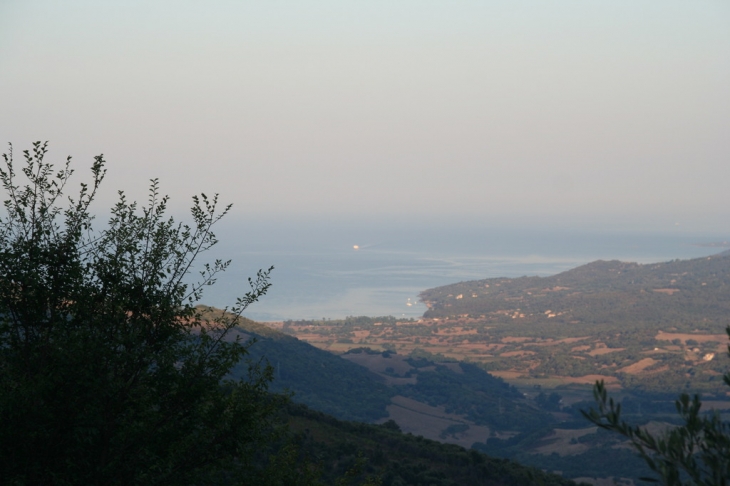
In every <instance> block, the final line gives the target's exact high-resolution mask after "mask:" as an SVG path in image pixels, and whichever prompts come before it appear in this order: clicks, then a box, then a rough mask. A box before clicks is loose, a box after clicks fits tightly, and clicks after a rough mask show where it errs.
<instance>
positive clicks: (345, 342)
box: [283, 294, 730, 391]
mask: <svg viewBox="0 0 730 486" xmlns="http://www.w3.org/2000/svg"><path fill="white" fill-rule="evenodd" d="M662 295H663V294H662ZM546 319H548V318H544V320H546ZM728 322H730V319H729V320H728ZM487 324H489V325H487ZM673 327H674V326H672V325H665V327H664V328H661V329H655V330H651V329H649V330H647V331H641V332H638V331H634V330H631V331H629V332H626V331H621V330H611V329H604V328H602V327H599V328H597V330H598V332H597V334H596V335H595V336H589V335H586V334H585V333H584V332H585V326H582V327H578V328H576V326H573V325H570V324H561V325H559V326H553V325H552V323H551V327H549V328H546V327H545V326H542V327H541V326H540V325H537V326H535V325H531V326H523V325H516V324H514V323H512V322H510V323H509V324H508V325H495V324H494V323H493V322H489V323H487V322H484V321H482V320H480V319H479V318H465V317H457V318H438V319H420V320H418V321H395V322H393V323H390V324H388V323H380V324H379V325H377V326H376V325H373V324H368V323H367V322H363V323H360V324H359V325H357V326H344V325H341V324H340V325H338V323H336V322H334V321H326V322H325V321H323V322H321V323H320V322H317V321H308V322H302V323H284V325H283V330H284V331H285V332H287V333H289V334H292V335H294V336H296V337H297V338H299V339H302V340H304V341H307V342H309V343H310V344H312V345H314V346H317V347H319V348H321V349H325V350H328V351H331V352H334V353H337V354H341V353H346V352H347V351H349V350H351V349H354V348H358V347H367V348H371V349H373V350H376V351H383V350H386V349H391V350H394V351H396V352H397V354H393V355H392V358H391V359H392V360H393V361H391V362H390V364H385V363H383V364H382V368H381V369H376V370H374V371H376V372H378V373H380V374H383V375H384V379H385V380H386V382H387V383H389V384H405V383H409V382H410V381H409V378H404V377H403V375H404V373H405V371H404V369H405V368H404V367H405V366H407V364H405V362H404V361H403V359H402V358H401V357H402V356H407V355H410V353H412V352H414V351H419V350H422V351H425V352H427V353H430V354H431V355H434V356H437V357H438V356H439V355H440V356H442V357H444V358H451V359H456V360H459V361H471V362H475V363H482V364H484V365H485V366H486V367H487V370H488V371H489V372H490V373H493V374H494V375H496V376H500V377H502V378H504V379H506V380H510V381H511V382H514V383H515V384H518V383H519V382H520V381H521V380H529V381H530V382H534V380H541V379H542V380H546V381H545V386H548V387H550V386H557V385H555V383H556V380H557V384H558V385H559V384H560V383H562V384H565V385H567V384H571V383H593V382H595V380H594V378H595V377H597V379H603V380H604V381H606V382H607V383H609V384H611V385H612V386H613V387H616V386H620V384H621V383H623V381H624V379H625V377H626V376H631V377H633V379H634V380H636V379H639V380H644V381H645V382H648V383H649V384H651V383H652V382H657V383H658V382H660V381H661V382H663V383H665V384H666V383H667V382H669V383H672V382H674V383H676V384H677V386H676V388H677V390H679V389H680V388H682V387H684V386H686V382H687V381H688V380H689V381H690V382H693V383H697V384H698V388H697V389H698V390H700V389H702V390H707V391H713V390H714V391H718V390H719V389H720V388H721V387H722V382H721V381H720V380H715V379H713V378H712V377H713V376H718V375H721V374H722V373H723V372H724V370H725V367H726V366H725V365H727V362H726V360H727V358H726V356H725V355H726V354H727V336H726V335H725V334H721V333H719V332H713V333H708V332H702V331H695V332H676V331H674V330H673ZM581 330H582V331H583V333H581V335H577V336H560V334H566V333H571V332H572V333H578V332H581ZM547 332H551V333H553V334H554V335H553V336H551V337H548V336H546V333H547ZM647 355H649V356H650V357H649V356H647ZM367 356H368V355H365V354H363V355H353V356H347V359H350V360H353V361H356V362H358V363H359V364H363V365H365V366H367V367H371V366H370V365H368V364H366V363H365V361H368V360H373V358H368V357H367ZM397 356H399V357H397ZM360 361H363V362H362V363H360ZM387 367H390V368H392V372H391V373H390V375H393V374H396V375H400V377H394V376H388V375H389V374H388V373H387V371H386V368H387ZM685 375H686V376H685ZM662 377H664V378H662ZM632 383H633V384H634V385H635V384H636V382H632ZM642 383H643V382H642ZM642 386H643V385H642Z"/></svg>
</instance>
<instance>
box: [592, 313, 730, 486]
mask: <svg viewBox="0 0 730 486" xmlns="http://www.w3.org/2000/svg"><path fill="white" fill-rule="evenodd" d="M727 332H728V335H730V327H728V329H727ZM729 351H730V347H729ZM723 379H724V381H725V384H727V385H730V372H728V373H726V374H725V376H724V377H723ZM593 394H594V396H595V399H596V403H597V406H598V410H595V409H591V410H590V411H588V412H583V415H584V416H585V417H586V418H587V419H588V420H590V421H591V422H593V423H594V424H596V425H598V426H599V427H602V428H604V429H607V430H611V431H614V432H617V433H619V434H621V435H623V436H625V437H626V438H628V439H629V440H630V441H631V444H632V445H633V446H634V447H635V448H636V450H637V451H638V452H639V454H640V455H641V457H642V458H643V459H644V460H645V461H646V463H647V465H648V466H649V468H651V470H652V471H654V472H655V473H656V474H658V476H659V480H657V479H656V478H642V479H644V480H646V481H651V482H661V483H663V484H666V485H669V486H675V485H693V486H694V485H697V486H700V485H702V486H725V485H727V484H728V483H730V423H728V422H727V421H723V420H722V419H721V417H720V415H719V414H718V413H717V412H712V413H706V414H701V412H700V410H701V407H702V402H701V400H700V397H699V395H694V396H693V397H691V398H690V396H689V395H688V394H686V393H684V394H682V395H680V397H679V399H677V401H676V402H675V404H676V408H677V412H678V413H679V416H680V417H681V419H682V422H683V424H682V425H680V426H677V427H673V428H670V429H668V430H667V431H665V432H664V433H662V434H659V435H654V434H652V433H650V432H649V431H648V430H647V429H646V428H641V427H639V426H633V425H630V424H628V423H627V422H626V421H624V420H622V419H621V404H620V403H617V402H615V401H614V400H613V398H610V397H609V396H608V392H607V391H606V387H605V385H604V383H603V381H600V382H597V383H596V385H595V386H594V389H593Z"/></svg>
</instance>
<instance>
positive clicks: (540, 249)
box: [201, 220, 730, 321]
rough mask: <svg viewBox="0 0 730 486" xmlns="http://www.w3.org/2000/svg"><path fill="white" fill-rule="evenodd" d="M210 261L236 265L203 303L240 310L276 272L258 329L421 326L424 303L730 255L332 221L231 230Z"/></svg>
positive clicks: (568, 235)
mask: <svg viewBox="0 0 730 486" xmlns="http://www.w3.org/2000/svg"><path fill="white" fill-rule="evenodd" d="M217 236H218V238H219V240H220V243H219V244H218V245H216V247H215V248H214V249H213V250H211V251H210V252H208V254H204V255H202V256H201V261H206V260H207V261H210V260H212V259H215V258H222V259H231V261H232V262H231V265H230V266H229V268H228V270H227V271H226V272H224V273H222V274H219V275H218V278H217V281H216V283H215V285H213V286H210V287H207V288H206V291H205V294H204V296H203V298H202V300H201V302H202V303H204V304H207V305H212V306H215V307H226V306H231V305H232V304H233V303H235V301H236V298H237V297H239V296H241V295H243V294H245V293H246V292H247V291H248V290H249V286H248V280H247V279H248V278H249V277H254V276H255V275H256V272H257V270H258V269H264V268H268V267H270V266H274V270H273V271H272V272H271V284H272V285H271V287H270V289H269V291H268V293H267V294H266V295H265V296H263V297H262V298H261V299H260V300H259V301H258V302H256V303H254V304H252V305H251V306H250V307H249V308H248V309H246V311H245V312H244V315H246V316H247V317H249V318H251V319H254V320H257V321H282V320H290V319H291V320H297V319H317V320H319V319H340V318H344V317H347V316H371V317H376V316H388V315H390V316H395V317H398V318H418V317H421V316H422V315H423V313H424V312H425V311H426V310H427V309H426V307H425V305H424V304H423V303H422V302H421V301H420V300H419V293H420V292H422V291H424V290H426V289H429V288H433V287H438V286H441V285H447V284H451V283H456V282H461V281H468V280H478V279H486V278H496V277H521V276H533V275H537V276H549V275H554V274H558V273H560V272H564V271H566V270H569V269H572V268H575V267H577V266H580V265H583V264H586V263H589V262H592V261H595V260H621V261H631V262H638V263H655V262H662V261H669V260H674V259H691V258H699V257H706V256H709V255H713V254H716V253H720V252H722V251H724V250H727V249H728V248H730V243H728V241H730V234H728V233H724V234H723V233H698V232H692V233H688V232H683V231H679V230H676V229H674V228H670V229H669V230H659V231H657V230H652V231H649V230H642V229H636V228H635V229H632V230H615V229H611V230H606V229H601V228H583V227H572V228H571V227H560V228H554V227H548V226H544V225H543V226H535V227H515V226H510V225H489V224H482V225H476V224H465V223H454V224H443V223H439V224H429V223H428V222H423V221H418V222H413V223H409V222H407V221H406V222H398V223H388V224H379V223H378V222H376V221H370V222H367V223H362V222H359V223H354V222H353V223H349V224H348V223H347V222H344V223H343V222H341V221H340V222H336V223H335V222H333V223H329V222H327V221H324V220H319V221H317V222H312V221H308V222H307V221H289V222H278V223H276V222H265V221H263V222H262V221H254V222H244V221H241V222H239V223H237V222H235V221H234V222H229V223H228V224H227V225H223V226H222V228H220V229H219V230H218V233H217Z"/></svg>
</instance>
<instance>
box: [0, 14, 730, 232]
mask: <svg viewBox="0 0 730 486" xmlns="http://www.w3.org/2000/svg"><path fill="white" fill-rule="evenodd" d="M728 25H730V2H725V1H694V2H688V1H685V0H682V1H663V2H656V1H642V0H631V1H628V0H626V1H621V0H618V1H617V0H610V1H595V2H583V1H568V0H559V1H554V2H538V1H523V2H514V1H457V2H437V1H422V0H418V1H398V2H391V1H387V2H386V1H368V2H341V1H322V0H313V1H308V2H294V1H273V2H260V1H236V2H234V1H216V2H190V1H175V2H173V1H125V2H98V1H90V0H89V1H76V0H68V1H63V2H59V1H55V0H54V1H40V0H38V1H36V0H4V1H2V2H0V107H1V109H0V140H1V141H2V143H3V144H5V143H7V142H13V143H14V144H15V147H16V150H18V151H19V150H21V149H24V148H28V147H29V144H30V142H31V141H33V140H50V141H51V149H52V151H51V155H52V157H54V159H55V160H58V161H59V162H60V161H61V160H63V158H65V156H66V155H68V154H71V155H73V156H74V157H75V159H76V160H77V162H78V167H77V168H79V169H80V168H81V167H85V166H88V165H89V164H90V162H91V157H92V156H93V155H95V154H98V153H102V152H103V153H104V154H105V156H106V158H107V159H108V161H109V164H110V165H109V169H110V170H109V179H108V181H107V183H106V191H105V192H104V194H103V196H102V202H103V204H101V205H100V207H106V206H108V205H109V203H110V202H111V201H112V200H114V198H115V192H116V190H117V189H125V190H126V191H127V192H128V193H129V194H130V195H131V196H134V197H135V198H138V199H144V198H145V193H146V187H147V183H146V181H147V180H148V179H150V178H154V177H159V178H160V179H161V182H162V189H163V191H164V192H167V193H169V194H171V195H172V196H173V199H172V204H173V206H174V207H176V208H184V207H187V206H188V204H189V201H190V199H189V197H190V195H192V194H193V193H196V192H200V191H203V192H207V193H213V192H219V193H221V194H222V197H223V199H224V200H225V201H228V202H233V203H234V217H235V219H239V220H241V221H245V220H246V219H247V218H250V217H256V218H259V219H267V218H271V219H275V220H284V219H286V218H292V217H293V218H296V219H300V220H301V219H303V218H304V219H306V218H309V217H312V216H318V217H320V218H325V219H326V218H329V217H340V218H343V219H349V218H363V219H366V220H372V219H379V218H393V219H399V218H400V219H405V220H408V219H411V218H416V219H421V220H430V221H450V220H453V219H454V218H461V219H462V220H464V221H467V222H468V221H470V220H489V221H491V220H495V221H497V220H499V221H503V222H504V221H517V222H519V223H520V224H524V225H530V224H532V223H534V222H543V223H545V222H547V223H552V222H561V223H563V224H568V225H570V224H583V223H586V222H590V223H592V224H594V225H595V224H598V225H599V226H600V225H601V224H606V225H612V226H615V227H620V226H622V225H624V224H629V223H630V224H631V225H633V226H634V227H642V228H644V227H648V226H651V227H653V228H656V229H658V230H667V229H669V228H670V227H675V226H677V224H679V226H681V227H682V228H686V229H687V230H696V231H705V230H712V231H714V230H717V228H718V227H719V226H726V225H727V224H728V215H729V213H730V211H729V210H728V208H730V204H729V203H730V201H729V200H728V194H729V192H728V190H727V183H728V180H730V163H729V161H728V153H729V151H728V149H729V148H730V137H729V136H728V133H730V89H728V86H730V54H729V53H730V29H729V28H728ZM3 151H4V150H3ZM353 243H354V242H353Z"/></svg>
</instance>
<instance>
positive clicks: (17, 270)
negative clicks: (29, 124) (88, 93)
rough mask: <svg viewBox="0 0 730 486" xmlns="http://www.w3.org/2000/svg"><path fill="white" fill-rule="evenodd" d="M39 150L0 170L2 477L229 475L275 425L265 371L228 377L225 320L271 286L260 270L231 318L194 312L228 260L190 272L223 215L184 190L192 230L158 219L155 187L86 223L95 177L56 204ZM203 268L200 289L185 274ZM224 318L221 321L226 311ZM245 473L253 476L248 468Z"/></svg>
mask: <svg viewBox="0 0 730 486" xmlns="http://www.w3.org/2000/svg"><path fill="white" fill-rule="evenodd" d="M46 152H47V145H46V144H45V143H43V144H42V143H40V142H37V143H35V144H33V149H32V150H30V151H25V152H23V158H24V161H23V164H22V167H19V168H17V167H16V165H15V161H14V160H13V151H12V146H11V147H10V150H9V152H8V153H7V154H4V155H3V158H4V167H3V168H1V169H0V182H2V186H3V189H4V190H5V193H6V197H7V200H6V201H5V204H4V207H5V210H4V214H2V216H0V423H1V424H2V426H0V477H2V478H3V481H4V482H5V483H6V484H105V485H107V484H125V485H126V484H191V483H194V484H205V483H207V482H216V481H221V480H223V479H225V480H226V482H229V481H233V480H235V479H236V477H237V476H236V474H237V472H241V473H243V471H246V470H247V468H248V467H249V466H250V465H251V461H253V458H254V455H255V453H256V451H257V450H260V448H261V444H262V443H264V442H265V441H266V440H267V439H268V438H269V436H270V434H271V427H270V423H269V421H270V418H271V416H272V411H273V410H274V409H275V408H276V407H277V403H275V402H276V399H275V398H272V397H271V396H270V395H269V394H268V393H267V384H268V382H269V381H270V378H271V376H270V370H267V369H266V368H262V367H258V366H251V367H250V369H249V377H248V379H247V380H240V381H231V380H226V376H227V373H228V372H229V370H230V369H231V368H232V367H233V366H234V365H235V364H237V363H239V362H240V361H241V359H242V358H243V357H244V356H245V355H246V352H247V351H246V350H247V345H246V344H245V343H243V342H241V341H239V339H238V338H235V339H234V338H232V335H233V333H231V331H232V329H233V328H234V326H235V324H236V316H239V315H240V314H241V312H242V311H243V310H244V309H245V308H246V307H247V306H248V305H250V304H251V303H253V302H255V301H256V300H257V299H258V298H259V297H261V296H262V295H264V294H265V293H266V291H267V289H268V288H269V281H268V278H269V272H270V270H271V269H269V270H267V271H259V273H258V275H257V276H256V278H255V279H253V280H252V279H249V284H250V285H251V289H250V291H248V292H247V293H246V294H245V295H244V296H243V297H241V298H240V299H238V301H237V302H236V304H235V305H234V306H233V307H232V308H231V309H230V310H231V311H232V317H230V316H231V314H224V316H223V317H221V318H219V319H216V320H214V321H206V320H203V319H201V318H200V315H199V314H197V313H196V310H195V308H194V307H193V305H194V304H195V302H196V301H198V300H199V299H200V297H201V296H202V292H203V290H204V288H205V287H206V286H208V285H211V284H212V283H214V282H215V277H216V275H217V274H218V273H219V272H221V271H224V270H225V269H226V267H227V266H228V264H229V262H227V261H220V260H217V261H215V262H213V263H211V264H206V265H202V266H199V267H196V266H195V264H196V260H197V259H198V258H199V257H200V256H201V254H203V253H204V252H205V251H206V250H208V249H210V248H211V247H212V246H213V245H215V244H216V241H217V240H216V237H215V235H214V233H213V232H212V227H213V226H214V225H215V224H216V223H217V222H218V221H219V220H220V218H221V217H223V216H224V215H225V214H226V213H227V212H228V210H229V208H230V206H228V207H225V208H222V209H221V208H220V207H219V203H218V197H217V195H216V196H215V197H212V198H211V197H206V196H205V195H200V196H198V197H195V198H194V205H193V207H192V212H191V215H192V223H191V224H189V225H187V224H181V223H178V222H176V221H175V220H174V219H173V218H171V217H168V216H166V211H167V202H168V199H167V197H163V196H161V195H160V192H159V186H158V182H157V180H154V181H152V184H151V188H150V192H149V200H148V201H147V204H146V205H145V206H143V207H139V206H138V205H137V203H135V202H129V201H127V199H126V197H125V195H124V194H123V193H121V192H120V193H119V201H118V203H117V204H116V205H115V206H114V207H113V208H112V211H111V217H110V219H109V221H108V223H107V224H106V225H105V226H104V228H103V229H101V230H96V229H95V228H94V227H93V226H92V223H93V222H94V218H93V216H92V214H91V212H90V206H91V204H92V202H93V200H94V198H95V196H96V194H97V190H98V188H99V186H100V184H101V183H102V180H103V179H104V175H105V168H104V166H105V162H104V159H103V157H102V156H101V155H99V156H97V157H95V159H94V162H93V164H92V166H91V182H90V183H88V184H81V186H80V189H79V191H78V193H76V194H75V196H73V197H68V195H67V193H68V192H69V191H68V188H69V181H70V179H71V176H72V174H73V170H72V169H71V165H70V164H71V159H70V157H69V158H68V159H67V160H66V163H65V164H64V165H63V167H62V168H61V169H60V170H56V169H54V167H53V165H52V164H50V163H47V162H45V161H44V157H45V155H46ZM194 272H199V279H198V282H197V283H192V284H191V283H189V279H190V275H191V273H194ZM226 316H229V317H226ZM247 474H248V476H247V477H248V478H249V480H250V478H251V477H253V476H252V475H251V470H250V469H248V473H247Z"/></svg>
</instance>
